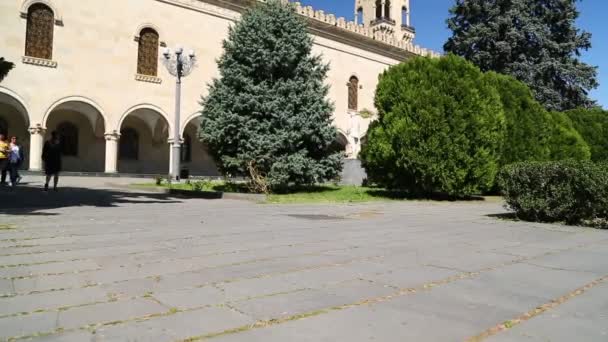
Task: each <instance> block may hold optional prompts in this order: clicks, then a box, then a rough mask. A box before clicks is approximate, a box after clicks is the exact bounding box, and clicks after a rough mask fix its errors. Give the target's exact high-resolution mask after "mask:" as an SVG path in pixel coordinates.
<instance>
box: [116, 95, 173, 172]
mask: <svg viewBox="0 0 608 342" xmlns="http://www.w3.org/2000/svg"><path fill="white" fill-rule="evenodd" d="M171 128H172V126H171V124H170V121H169V118H168V115H167V114H166V113H165V112H164V111H163V110H162V109H161V108H159V107H157V106H155V105H151V104H139V105H136V106H133V107H131V108H129V109H128V110H127V111H125V113H124V114H123V115H122V117H121V118H120V121H119V122H118V126H117V127H116V130H115V131H116V132H120V133H121V136H120V139H122V133H124V132H125V131H126V130H129V131H130V134H131V135H136V136H137V149H138V150H137V153H134V154H136V155H137V158H119V160H118V172H121V173H132V174H156V175H158V174H167V173H168V172H169V150H170V146H169V139H170V134H171V132H172V129H171ZM134 133H135V134H134ZM118 146H119V147H120V146H121V141H120V140H119V142H118Z"/></svg>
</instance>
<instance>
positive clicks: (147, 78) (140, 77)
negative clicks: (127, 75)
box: [135, 74, 163, 84]
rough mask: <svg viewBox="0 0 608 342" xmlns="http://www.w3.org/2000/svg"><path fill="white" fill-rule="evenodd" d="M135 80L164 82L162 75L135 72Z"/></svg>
mask: <svg viewBox="0 0 608 342" xmlns="http://www.w3.org/2000/svg"><path fill="white" fill-rule="evenodd" d="M135 80H136V81H140V82H147V83H155V84H161V83H163V80H162V78H160V77H156V76H150V75H142V74H135Z"/></svg>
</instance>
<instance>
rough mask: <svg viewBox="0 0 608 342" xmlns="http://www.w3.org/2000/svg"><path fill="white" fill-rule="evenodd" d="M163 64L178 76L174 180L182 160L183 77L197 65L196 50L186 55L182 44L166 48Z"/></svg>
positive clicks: (176, 83) (172, 171)
mask: <svg viewBox="0 0 608 342" xmlns="http://www.w3.org/2000/svg"><path fill="white" fill-rule="evenodd" d="M163 56H164V59H163V64H164V65H165V67H166V68H167V71H169V73H170V74H171V75H173V76H175V78H176V82H175V122H174V125H173V146H172V147H171V148H172V149H173V159H172V164H171V170H170V174H171V177H172V178H173V179H174V180H178V181H179V178H180V162H181V137H180V136H181V129H180V110H181V93H182V78H183V77H186V76H188V75H190V73H191V72H192V70H194V68H195V67H196V55H195V53H194V51H192V50H191V51H190V52H189V53H188V55H187V56H186V55H184V49H183V48H182V47H180V46H178V47H176V48H175V51H173V52H172V51H171V50H170V49H168V48H167V49H165V51H164V52H163Z"/></svg>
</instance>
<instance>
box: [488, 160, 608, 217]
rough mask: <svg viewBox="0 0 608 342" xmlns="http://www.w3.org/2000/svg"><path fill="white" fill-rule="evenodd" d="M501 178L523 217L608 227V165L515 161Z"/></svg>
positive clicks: (511, 203)
mask: <svg viewBox="0 0 608 342" xmlns="http://www.w3.org/2000/svg"><path fill="white" fill-rule="evenodd" d="M498 179H499V181H498V182H499V184H500V188H501V189H502V191H503V193H504V196H505V201H506V202H507V204H508V205H509V207H510V208H511V209H513V210H514V211H515V213H516V214H517V216H518V217H519V218H521V219H523V220H528V221H542V222H558V221H562V222H567V223H569V224H590V225H596V226H603V227H607V228H608V164H604V165H602V164H594V163H592V162H590V161H575V160H563V161H556V162H524V163H515V164H511V165H508V166H506V167H505V168H504V169H503V170H502V171H501V172H500V176H499V177H498Z"/></svg>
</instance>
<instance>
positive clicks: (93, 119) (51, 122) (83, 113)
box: [42, 96, 108, 172]
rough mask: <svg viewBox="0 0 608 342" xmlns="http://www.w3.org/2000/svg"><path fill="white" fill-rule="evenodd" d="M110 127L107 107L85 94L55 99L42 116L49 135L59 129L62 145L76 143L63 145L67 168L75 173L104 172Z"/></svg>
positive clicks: (43, 126) (64, 160) (64, 162)
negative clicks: (106, 139) (106, 140)
mask: <svg viewBox="0 0 608 342" xmlns="http://www.w3.org/2000/svg"><path fill="white" fill-rule="evenodd" d="M107 126H108V125H107V116H106V113H105V111H104V110H103V108H102V107H101V106H100V105H99V104H97V103H96V102H95V101H93V100H92V99H90V98H87V97H83V96H68V97H64V98H61V99H59V100H57V101H55V102H54V103H53V104H52V105H51V106H49V108H48V110H47V111H46V112H45V114H44V116H43V118H42V128H44V129H45V130H46V137H47V138H49V137H50V135H51V133H52V132H53V131H58V132H59V133H60V139H62V144H76V146H67V145H65V146H62V150H63V152H64V156H63V168H64V170H65V171H73V172H103V171H104V163H105V137H104V135H105V131H106V128H107ZM62 132H63V134H64V135H65V137H63V138H62V137H61V135H62Z"/></svg>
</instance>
